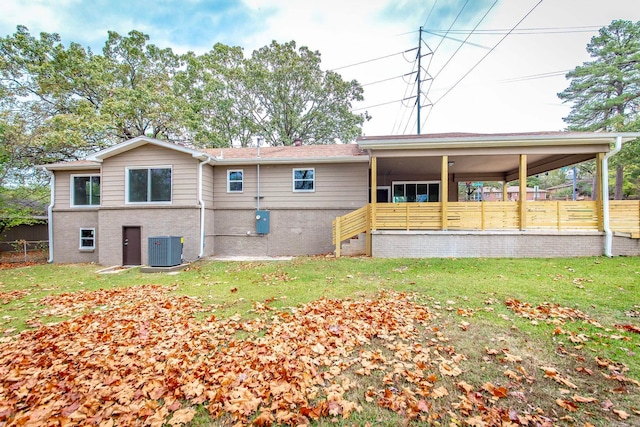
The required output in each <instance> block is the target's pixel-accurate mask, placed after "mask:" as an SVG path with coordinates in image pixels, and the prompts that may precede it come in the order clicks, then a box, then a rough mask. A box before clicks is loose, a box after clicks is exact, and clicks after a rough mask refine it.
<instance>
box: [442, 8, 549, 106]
mask: <svg viewBox="0 0 640 427" xmlns="http://www.w3.org/2000/svg"><path fill="white" fill-rule="evenodd" d="M542 1H543V0H540V1H538V3H536V4H535V6H533V7H532V8H531V10H529V12H527V13H526V15H524V16H523V17H522V18H521V19H520V20H519V21H518V22H517V23H516V25H514V26H513V28H512V29H511V30H515V28H516V27H517V26H518V25H520V23H521V22H522V21H524V20H525V19H526V18H527V17H528V16H529V15H530V14H531V13H532V12H533V11H534V10H535V9H536V8H537V7H538V6H540V3H542ZM509 34H511V32H508V33H506V34H505V35H504V36H503V37H502V38H501V39H500V40H498V43H496V44H495V45H494V46H493V47H492V48H491V50H490V51H489V52H487V53H486V54H485V55H484V56H483V57H482V58H480V60H479V61H478V62H476V63H475V65H474V66H473V67H471V69H470V70H469V71H467V72H466V73H465V74H464V75H463V76H462V77H461V78H460V79H459V80H458V81H457V82H456V83H455V84H454V85H453V86H451V87H450V88H449V90H447V91H446V92H445V93H444V95H442V96H441V97H440V98H438V100H437V101H435V102H434V103H433V105H434V106H435V105H436V104H437V103H438V102H440V101H441V100H442V98H444V97H445V96H447V95H448V94H449V93H450V92H451V91H452V90H453V89H454V88H455V87H456V86H458V84H459V83H460V82H461V81H462V80H464V79H465V78H466V77H467V76H468V75H469V74H470V73H471V72H472V71H473V70H475V68H476V67H477V66H478V65H480V63H481V62H482V61H484V60H485V58H486V57H487V56H489V54H491V52H493V51H494V50H495V49H496V48H497V47H498V46H499V45H500V43H502V42H503V41H504V39H506V38H507V36H508V35H509Z"/></svg>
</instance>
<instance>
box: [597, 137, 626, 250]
mask: <svg viewBox="0 0 640 427" xmlns="http://www.w3.org/2000/svg"><path fill="white" fill-rule="evenodd" d="M621 149H622V135H617V136H616V144H615V146H614V148H613V150H612V151H609V152H608V153H607V154H605V155H604V158H603V159H602V223H603V224H602V225H603V228H604V236H605V237H604V255H605V256H606V257H609V258H611V257H612V256H613V255H612V246H613V233H612V232H611V228H610V227H609V159H610V158H611V157H613V156H615V155H616V154H617V153H618V152H619V151H620V150H621Z"/></svg>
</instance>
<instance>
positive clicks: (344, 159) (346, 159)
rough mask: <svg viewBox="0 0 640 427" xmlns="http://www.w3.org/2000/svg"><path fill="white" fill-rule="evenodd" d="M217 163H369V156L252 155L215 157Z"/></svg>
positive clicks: (235, 164)
mask: <svg viewBox="0 0 640 427" xmlns="http://www.w3.org/2000/svg"><path fill="white" fill-rule="evenodd" d="M213 159H214V160H215V164H218V165H229V166H240V165H257V164H260V165H266V164H269V165H291V164H305V163H309V164H311V163H314V164H318V163H365V162H366V163H368V162H369V156H366V155H365V156H341V157H283V158H264V157H252V158H249V159H221V158H218V157H214V158H213Z"/></svg>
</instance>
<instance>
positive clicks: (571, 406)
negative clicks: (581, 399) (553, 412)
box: [556, 399, 578, 412]
mask: <svg viewBox="0 0 640 427" xmlns="http://www.w3.org/2000/svg"><path fill="white" fill-rule="evenodd" d="M556 404H558V406H560V407H562V408H564V409H566V410H567V411H570V412H575V411H577V410H578V405H576V404H575V403H573V402H572V401H570V400H565V399H556Z"/></svg>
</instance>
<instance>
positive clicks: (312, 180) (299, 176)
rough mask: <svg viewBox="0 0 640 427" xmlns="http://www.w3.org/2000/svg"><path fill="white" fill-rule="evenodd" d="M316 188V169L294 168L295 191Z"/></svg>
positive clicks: (309, 190) (313, 189)
mask: <svg viewBox="0 0 640 427" xmlns="http://www.w3.org/2000/svg"><path fill="white" fill-rule="evenodd" d="M315 189H316V170H315V169H313V168H311V169H293V191H294V192H303V191H306V192H312V191H315Z"/></svg>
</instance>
